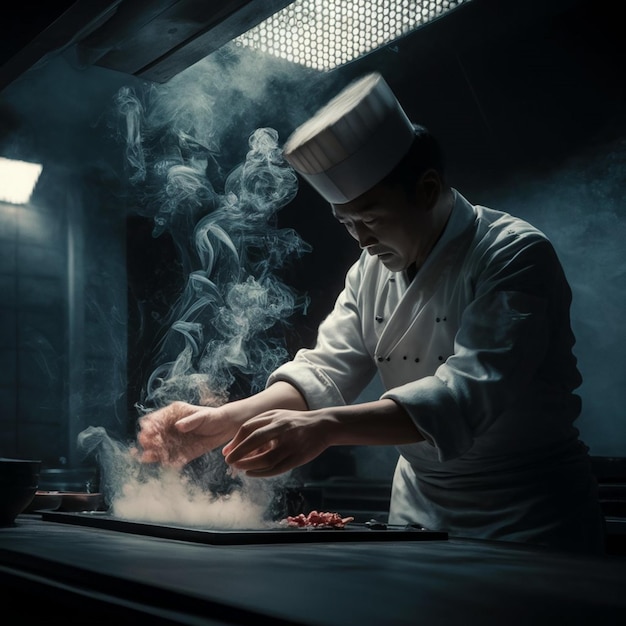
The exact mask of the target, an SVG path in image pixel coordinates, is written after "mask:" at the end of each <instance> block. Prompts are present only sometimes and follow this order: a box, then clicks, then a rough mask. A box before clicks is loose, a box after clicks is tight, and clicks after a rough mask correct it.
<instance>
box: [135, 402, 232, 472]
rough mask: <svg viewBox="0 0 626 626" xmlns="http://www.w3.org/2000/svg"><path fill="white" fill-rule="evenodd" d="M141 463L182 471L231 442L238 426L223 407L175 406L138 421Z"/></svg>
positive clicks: (182, 403) (174, 404)
mask: <svg viewBox="0 0 626 626" xmlns="http://www.w3.org/2000/svg"><path fill="white" fill-rule="evenodd" d="M139 427H140V430H139V433H138V435H137V441H138V443H139V444H140V446H141V450H140V451H139V452H138V455H139V459H140V460H141V461H142V462H144V463H162V464H163V465H169V466H174V467H183V466H184V465H186V464H187V463H189V462H190V461H192V460H193V459H195V458H197V457H199V456H201V455H203V454H205V453H206V452H209V451H211V450H213V449H215V448H217V447H219V446H220V445H223V444H224V443H225V442H226V441H228V440H229V439H230V438H231V437H232V436H233V434H234V432H235V430H236V425H235V424H233V422H232V421H231V420H229V419H228V416H227V415H226V410H225V409H224V408H223V407H217V408H215V407H205V406H196V405H193V404H188V403H186V402H173V403H172V404H169V405H167V406H165V407H163V408H161V409H157V410H156V411H153V412H152V413H148V414H146V415H144V416H143V417H142V418H141V419H140V420H139Z"/></svg>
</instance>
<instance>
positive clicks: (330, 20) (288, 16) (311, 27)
mask: <svg viewBox="0 0 626 626" xmlns="http://www.w3.org/2000/svg"><path fill="white" fill-rule="evenodd" d="M468 1H469V0H422V1H420V0H417V1H416V0H395V1H391V0H295V1H294V2H292V3H291V4H289V5H288V6H286V7H285V8H284V9H282V10H281V11H278V12H277V13H275V14H274V15H272V16H271V17H269V18H268V19H267V20H265V21H264V22H261V23H260V24H258V25H257V26H255V27H254V28H252V29H250V30H249V31H248V32H246V33H244V34H243V35H240V36H239V37H237V38H236V39H235V40H234V41H235V44H236V45H238V46H247V47H250V48H256V49H258V50H261V51H262V52H265V53H267V54H270V55H273V56H276V57H279V58H282V59H287V60H288V61H292V62H293V63H298V64H300V65H304V66H306V67H310V68H313V69H317V70H322V71H324V70H330V69H333V68H335V67H338V66H339V65H344V64H345V63H348V62H350V61H353V60H354V59H357V58H359V57H360V56H363V55H364V54H367V53H368V52H371V51H372V50H375V49H376V48H380V47H381V46H384V45H386V44H388V43H390V42H392V41H394V40H395V39H397V38H398V37H401V36H403V35H406V34H407V33H409V32H411V31H412V30H415V29H416V28H417V27H419V26H421V25H423V24H426V23H427V22H430V21H431V20H433V19H435V18H437V17H440V16H441V15H443V14H444V13H446V12H447V11H449V10H450V9H453V8H455V7H457V6H458V5H460V4H463V3H464V2H468Z"/></svg>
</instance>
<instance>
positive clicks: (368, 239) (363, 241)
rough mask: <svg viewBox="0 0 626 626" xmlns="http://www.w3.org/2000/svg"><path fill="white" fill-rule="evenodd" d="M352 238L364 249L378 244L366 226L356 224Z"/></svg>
mask: <svg viewBox="0 0 626 626" xmlns="http://www.w3.org/2000/svg"><path fill="white" fill-rule="evenodd" d="M352 236H353V237H354V238H355V239H356V240H357V241H358V242H359V246H360V247H361V248H362V249H365V248H367V247H368V246H371V245H373V244H375V243H376V237H374V235H373V234H372V231H371V230H370V229H369V228H368V227H367V226H366V225H365V224H355V225H354V232H353V233H352Z"/></svg>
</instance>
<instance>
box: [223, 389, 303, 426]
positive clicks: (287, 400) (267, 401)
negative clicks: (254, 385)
mask: <svg viewBox="0 0 626 626" xmlns="http://www.w3.org/2000/svg"><path fill="white" fill-rule="evenodd" d="M307 408H308V407H307V404H306V401H305V399H304V397H303V396H302V394H301V393H300V392H299V391H298V390H297V389H296V388H295V387H294V386H293V385H290V384H289V383H287V382H284V381H278V382H275V383H274V384H273V385H270V386H269V387H267V389H264V390H263V391H260V392H259V393H257V394H255V395H253V396H249V397H248V398H244V399H243V400H235V401H233V402H229V403H228V404H226V405H224V407H223V409H224V410H225V412H226V413H227V414H228V416H229V418H230V419H231V420H232V421H233V422H237V423H238V424H239V425H241V424H243V423H244V422H246V421H247V420H249V419H250V418H252V417H256V416H257V415H260V414H261V413H265V412H266V411H271V410H273V409H289V410H292V411H306V410H307Z"/></svg>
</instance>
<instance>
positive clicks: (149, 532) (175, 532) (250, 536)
mask: <svg viewBox="0 0 626 626" xmlns="http://www.w3.org/2000/svg"><path fill="white" fill-rule="evenodd" d="M41 518H42V520H44V521H48V522H57V523H62V524H73V525H76V526H89V527H91V528H100V529H104V530H114V531H118V532H124V533H131V534H135V535H144V536H149V537H159V538H161V539H173V540H177V541H190V542H193V543H205V544H214V545H249V544H268V543H326V542H341V541H348V542H365V541H429V540H445V539H447V538H448V533H446V532H440V531H432V530H426V529H424V528H420V527H417V526H392V525H385V524H383V525H374V526H371V525H367V524H352V523H349V524H347V525H346V526H345V527H344V528H292V527H289V526H279V527H274V526H272V527H269V528H261V529H258V528H253V529H205V528H195V527H188V526H177V525H171V524H157V523H152V522H138V521H133V520H125V519H120V518H118V517H115V516H113V515H110V514H109V513H106V512H100V511H94V512H84V513H65V512H59V511H42V513H41Z"/></svg>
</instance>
